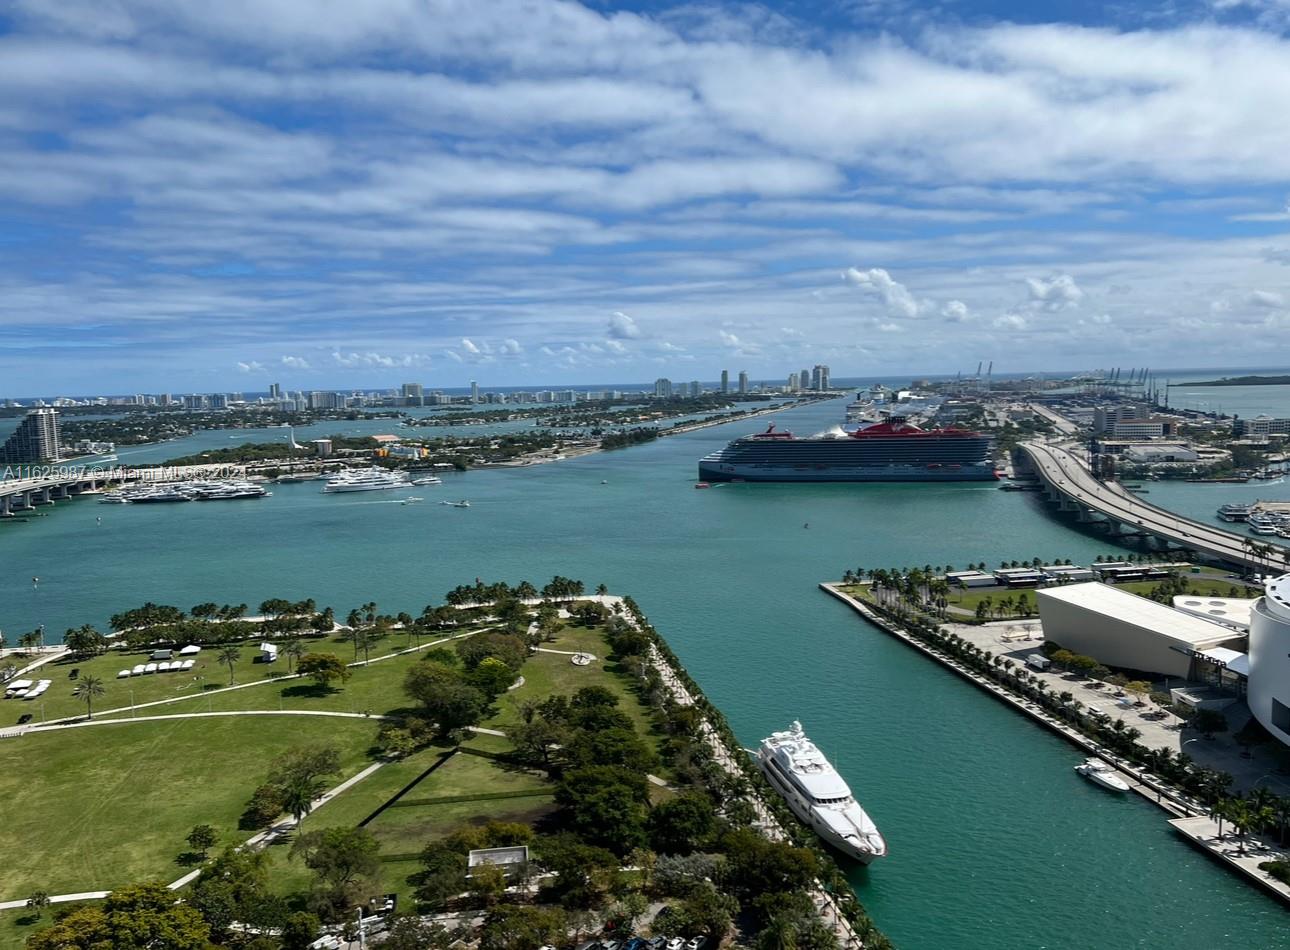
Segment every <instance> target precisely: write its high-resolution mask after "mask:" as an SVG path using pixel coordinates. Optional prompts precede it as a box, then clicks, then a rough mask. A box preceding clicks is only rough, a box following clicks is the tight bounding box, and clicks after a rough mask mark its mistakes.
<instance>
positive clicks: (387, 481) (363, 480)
mask: <svg viewBox="0 0 1290 950" xmlns="http://www.w3.org/2000/svg"><path fill="white" fill-rule="evenodd" d="M410 484H411V483H410V482H409V481H408V478H407V476H406V475H404V474H403V473H402V472H390V471H386V470H385V469H383V468H365V469H361V470H358V471H347V472H340V473H338V474H337V475H334V476H333V477H332V478H330V479H328V480H327V484H325V485H323V489H322V490H323V491H324V492H327V493H330V492H351V491H385V490H387V489H390V488H407V487H409V485H410Z"/></svg>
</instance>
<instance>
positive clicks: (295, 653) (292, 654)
mask: <svg viewBox="0 0 1290 950" xmlns="http://www.w3.org/2000/svg"><path fill="white" fill-rule="evenodd" d="M280 652H281V653H282V655H283V656H285V657H286V658H287V673H288V674H290V672H291V661H292V660H299V659H300V658H301V657H302V656H304V655H305V645H304V644H303V643H302V642H300V641H299V640H296V639H291V640H288V641H287V642H286V643H284V644H282V649H281V651H280Z"/></svg>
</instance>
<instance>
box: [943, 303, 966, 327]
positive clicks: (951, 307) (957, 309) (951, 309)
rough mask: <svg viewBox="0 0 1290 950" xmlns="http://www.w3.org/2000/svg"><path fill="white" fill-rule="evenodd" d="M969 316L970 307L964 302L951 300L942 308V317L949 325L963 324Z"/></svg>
mask: <svg viewBox="0 0 1290 950" xmlns="http://www.w3.org/2000/svg"><path fill="white" fill-rule="evenodd" d="M968 315H969V311H968V305H967V304H965V303H964V302H963V301H962V300H949V301H946V303H945V306H943V307H941V316H942V317H944V318H945V319H946V321H947V322H949V323H962V322H963V321H964V320H966V319H967V318H968Z"/></svg>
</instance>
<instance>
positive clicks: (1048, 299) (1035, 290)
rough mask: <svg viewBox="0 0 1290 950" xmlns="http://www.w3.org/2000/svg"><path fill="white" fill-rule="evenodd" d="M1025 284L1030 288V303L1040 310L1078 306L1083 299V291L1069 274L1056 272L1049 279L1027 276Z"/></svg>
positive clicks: (1055, 309) (1054, 310)
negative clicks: (1056, 273) (1055, 274)
mask: <svg viewBox="0 0 1290 950" xmlns="http://www.w3.org/2000/svg"><path fill="white" fill-rule="evenodd" d="M1026 286H1027V287H1028V288H1029V289H1030V300H1031V303H1032V304H1034V305H1035V306H1036V307H1038V308H1039V309H1042V310H1048V311H1052V312H1056V311H1058V310H1066V309H1069V308H1071V307H1078V306H1079V302H1080V301H1081V300H1083V299H1084V291H1083V290H1081V289H1080V288H1079V285H1078V284H1076V283H1075V278H1074V277H1072V276H1071V275H1070V274H1058V275H1057V276H1055V277H1053V278H1051V279H1049V280H1043V279H1042V278H1038V277H1027V278H1026Z"/></svg>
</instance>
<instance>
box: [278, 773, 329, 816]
mask: <svg viewBox="0 0 1290 950" xmlns="http://www.w3.org/2000/svg"><path fill="white" fill-rule="evenodd" d="M321 792H322V786H321V785H319V783H317V782H313V781H308V780H305V779H296V780H295V781H293V782H292V783H291V784H290V785H288V786H287V787H286V788H284V789H283V790H282V807H283V808H284V809H285V810H286V811H287V812H288V813H290V815H291V817H292V818H294V819H295V820H296V824H297V825H299V824H300V821H301V819H303V818H304V817H305V816H306V815H308V814H309V813H310V812H311V811H313V810H314V799H315V798H317V797H318V795H319V794H320V793H321Z"/></svg>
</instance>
